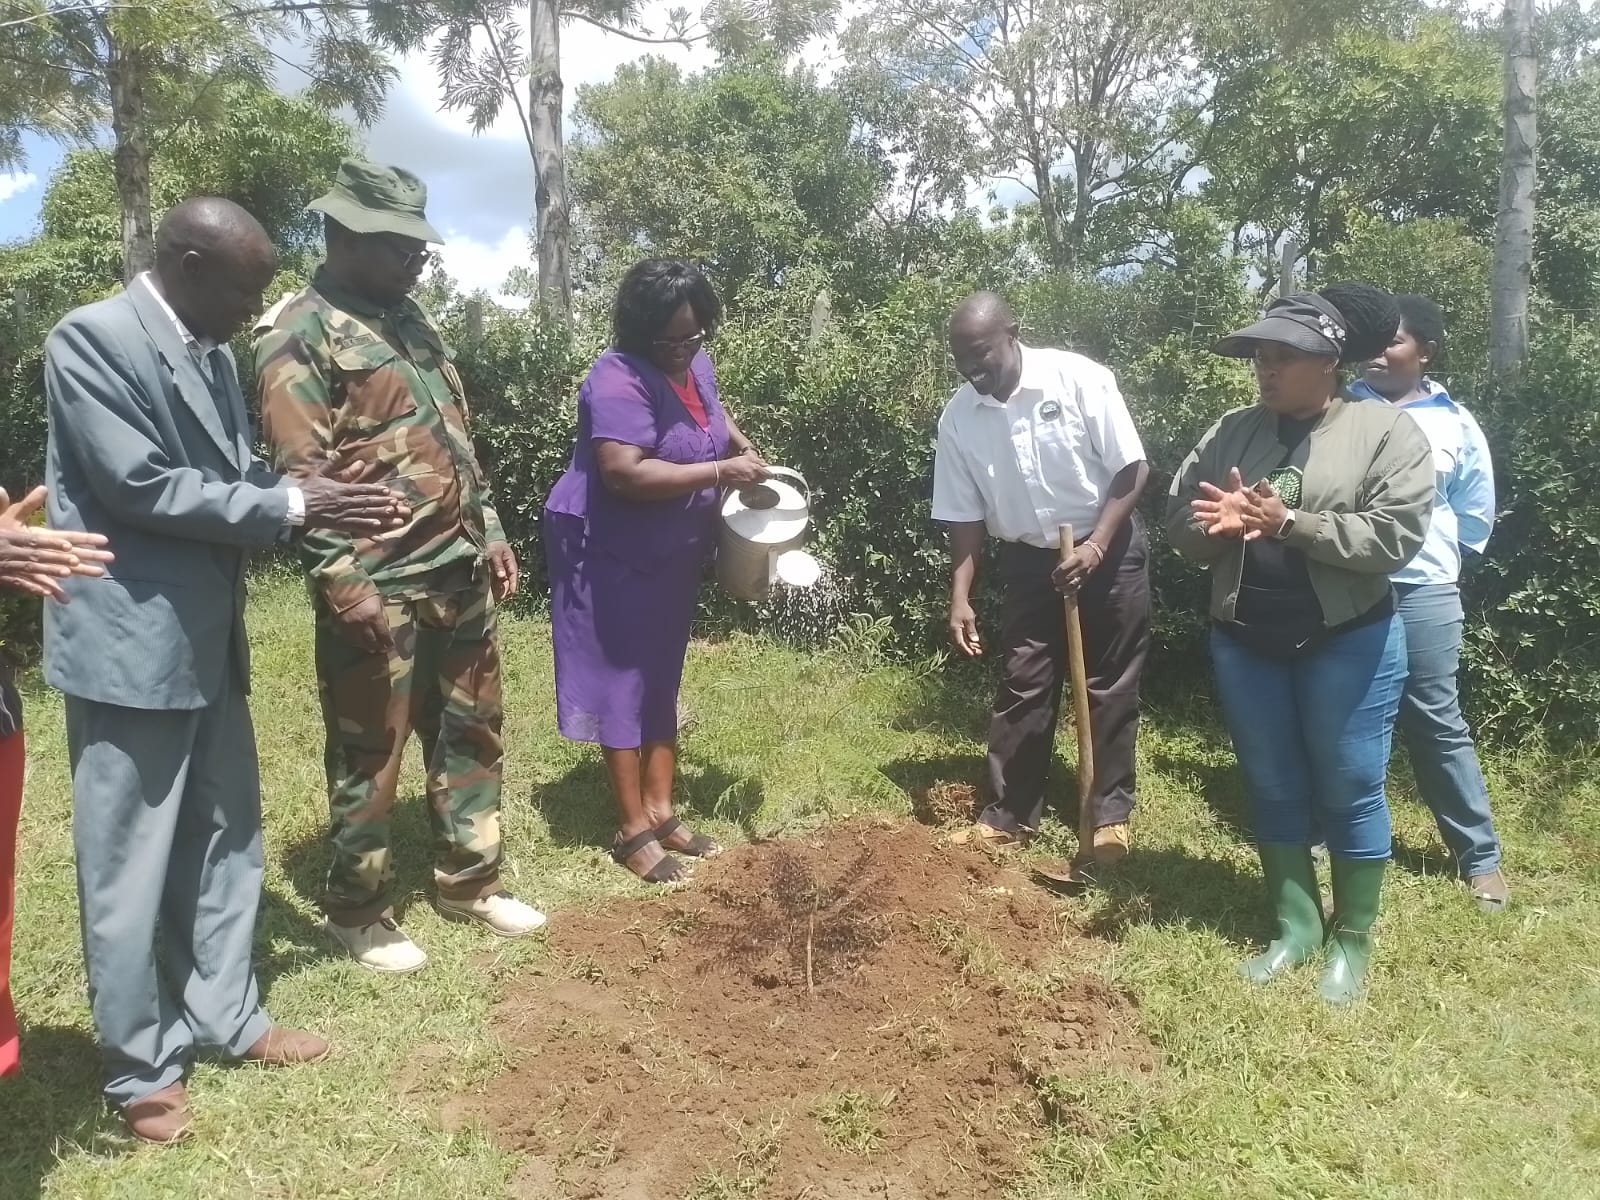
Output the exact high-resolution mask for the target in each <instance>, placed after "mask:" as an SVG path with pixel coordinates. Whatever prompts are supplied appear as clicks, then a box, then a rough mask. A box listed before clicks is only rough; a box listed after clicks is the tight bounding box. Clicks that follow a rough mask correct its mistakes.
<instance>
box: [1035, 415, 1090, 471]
mask: <svg viewBox="0 0 1600 1200" xmlns="http://www.w3.org/2000/svg"><path fill="white" fill-rule="evenodd" d="M1029 420H1030V421H1031V423H1032V427H1033V445H1034V452H1035V454H1036V455H1037V456H1038V463H1039V474H1040V477H1041V479H1042V480H1043V481H1045V482H1049V481H1051V480H1059V479H1061V478H1063V476H1064V477H1066V478H1076V477H1077V476H1079V475H1080V474H1082V468H1081V466H1080V461H1079V460H1080V459H1081V458H1083V457H1084V456H1085V453H1086V451H1088V449H1089V435H1088V430H1087V429H1086V428H1085V426H1084V420H1083V409H1082V408H1081V407H1080V406H1079V404H1078V401H1077V397H1075V396H1068V397H1062V396H1052V395H1046V396H1045V397H1043V398H1042V399H1039V400H1036V401H1034V404H1033V410H1032V412H1031V413H1030V414H1029Z"/></svg>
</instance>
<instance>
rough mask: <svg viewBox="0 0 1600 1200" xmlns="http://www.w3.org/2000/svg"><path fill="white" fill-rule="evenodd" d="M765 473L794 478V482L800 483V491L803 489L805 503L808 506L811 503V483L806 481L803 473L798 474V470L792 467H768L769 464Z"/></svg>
mask: <svg viewBox="0 0 1600 1200" xmlns="http://www.w3.org/2000/svg"><path fill="white" fill-rule="evenodd" d="M767 474H768V475H777V476H780V477H781V478H784V479H792V480H794V481H795V482H796V483H798V484H799V485H800V489H801V491H803V492H804V493H805V497H806V505H807V506H808V507H809V506H810V504H811V485H810V484H809V483H807V482H806V477H805V476H804V475H802V474H800V472H799V471H796V470H795V469H794V468H793V467H770V466H769V467H768V468H767Z"/></svg>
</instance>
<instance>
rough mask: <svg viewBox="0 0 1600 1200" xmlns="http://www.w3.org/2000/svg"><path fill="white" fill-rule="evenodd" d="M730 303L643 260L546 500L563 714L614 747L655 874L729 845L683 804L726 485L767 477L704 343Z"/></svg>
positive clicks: (610, 754)
mask: <svg viewBox="0 0 1600 1200" xmlns="http://www.w3.org/2000/svg"><path fill="white" fill-rule="evenodd" d="M721 317H722V302H721V301H720V300H719V299H718V298H717V294H716V292H715V291H714V290H713V289H712V287H711V284H710V283H709V282H708V281H707V279H706V278H705V276H704V275H702V274H701V273H700V272H699V271H698V270H696V269H695V268H694V267H693V266H691V265H690V264H688V263H684V262H677V261H673V260H669V259H647V260H645V261H644V262H641V263H639V264H637V265H636V266H635V267H634V268H633V269H632V270H630V271H629V272H628V274H627V276H626V277H625V278H624V279H623V281H622V286H621V288H620V289H619V290H618V292H617V301H616V308H615V310H614V311H613V314H612V349H610V350H607V351H606V352H605V353H604V354H602V355H601V356H600V358H599V360H598V361H596V363H595V364H594V366H593V367H592V368H590V371H589V377H588V378H587V379H586V380H584V383H583V388H582V390H581V391H580V392H579V393H578V440H577V444H576V445H575V446H574V447H573V451H572V462H571V464H570V465H569V466H568V467H567V470H566V472H565V473H564V474H563V475H562V476H561V478H560V480H559V481H557V483H556V486H555V489H554V490H553V491H552V492H551V493H550V499H549V500H548V501H547V502H546V503H545V521H544V528H545V547H546V554H547V557H548V561H549V569H550V592H551V623H552V625H553V627H554V641H555V658H556V716H557V719H558V721H559V723H560V727H561V733H562V736H563V737H567V738H570V739H571V740H573V741H577V742H596V743H598V744H599V745H600V747H601V748H602V750H603V752H604V754H605V761H606V772H607V775H608V776H609V777H610V780H611V792H612V795H613V797H614V798H615V800H616V804H617V822H618V830H617V836H616V841H615V843H614V844H613V846H612V849H611V856H612V857H613V858H614V859H616V861H617V862H619V863H621V864H622V865H624V866H626V867H627V868H628V869H629V870H631V871H632V872H633V873H634V874H636V875H638V876H639V877H640V878H642V879H645V880H647V881H648V882H650V883H676V882H679V881H681V880H682V879H683V878H684V877H685V875H686V871H685V868H684V865H683V863H682V862H681V861H680V860H679V859H677V858H675V857H674V856H673V854H672V853H669V851H673V852H676V853H677V854H683V855H689V856H692V857H708V856H710V855H712V854H715V853H717V852H718V851H719V850H720V849H721V847H720V846H718V845H717V844H716V843H715V842H713V841H712V840H711V839H710V838H707V837H705V836H703V835H700V834H695V833H691V832H690V831H689V830H688V829H687V828H686V827H685V826H684V824H683V822H681V821H680V820H678V818H677V817H676V816H674V815H673V811H672V784H673V778H674V774H675V770H676V766H677V734H678V719H677V705H678V684H679V682H680V681H681V679H682V678H683V656H684V651H685V650H687V649H688V645H689V627H690V623H691V622H692V620H693V618H694V606H695V593H696V592H697V591H698V589H699V584H700V579H701V577H702V576H703V574H704V572H705V566H706V563H707V561H708V560H709V559H710V558H711V555H712V553H713V551H714V549H715V547H716V521H717V498H718V496H719V495H720V489H721V488H724V487H743V486H748V485H750V484H752V483H758V482H760V481H761V480H762V479H765V478H766V476H767V470H766V463H765V462H763V461H762V459H761V456H760V455H758V454H757V453H756V452H755V449H754V448H753V447H752V446H751V445H750V441H749V439H748V438H746V437H745V436H744V435H743V434H742V433H740V432H739V428H738V426H737V425H735V424H734V422H733V418H732V417H730V416H728V414H727V412H726V411H725V410H724V409H723V407H722V405H721V404H720V403H719V402H718V400H717V382H716V376H715V375H714V374H713V373H712V370H711V360H710V359H709V358H707V357H706V356H705V354H704V353H703V352H702V350H701V347H702V346H703V345H704V344H705V342H706V341H707V339H709V338H710V337H711V335H712V334H713V333H714V332H716V327H717V323H718V321H720V320H721Z"/></svg>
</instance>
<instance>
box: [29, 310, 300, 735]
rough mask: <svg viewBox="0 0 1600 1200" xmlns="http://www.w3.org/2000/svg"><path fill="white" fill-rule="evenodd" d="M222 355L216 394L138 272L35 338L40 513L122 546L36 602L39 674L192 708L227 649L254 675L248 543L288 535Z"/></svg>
mask: <svg viewBox="0 0 1600 1200" xmlns="http://www.w3.org/2000/svg"><path fill="white" fill-rule="evenodd" d="M227 358H228V369H227V370H225V371H219V372H218V374H219V376H220V378H219V382H218V391H219V393H220V394H221V395H222V399H221V400H218V399H217V398H214V397H213V396H212V392H211V388H210V386H209V385H208V384H207V383H206V380H205V377H204V376H203V375H202V374H201V373H200V367H199V364H198V363H197V362H196V361H195V358H194V356H193V355H192V354H191V353H190V351H189V348H188V347H187V346H186V345H185V344H184V342H183V338H182V337H181V336H180V335H179V333H178V331H177V329H176V328H175V327H174V326H173V323H172V321H171V319H170V318H169V317H168V316H167V314H166V313H165V312H164V311H162V308H161V306H160V304H159V303H158V302H157V301H156V299H155V297H154V296H152V295H151V294H150V293H149V291H148V289H147V288H146V287H145V285H144V284H142V283H135V284H133V285H131V286H130V287H129V289H128V290H127V291H125V292H123V293H122V294H120V295H118V296H114V297H112V298H111V299H109V300H102V301H101V302H99V303H98V304H91V305H88V306H86V307H84V308H80V309H77V310H75V311H73V312H71V313H68V314H67V316H66V317H65V318H64V319H63V320H62V321H61V323H60V324H59V325H57V326H56V327H55V329H53V330H52V331H51V332H50V336H49V338H48V339H47V340H46V341H45V393H46V396H47V397H48V402H49V418H50V439H49V448H48V451H47V457H46V468H45V470H46V483H47V485H48V487H49V496H50V498H49V513H50V523H51V524H52V525H53V526H55V527H56V528H59V529H80V530H87V531H89V532H92V533H103V534H105V535H106V537H107V538H109V539H110V541H111V549H112V551H113V552H114V553H115V554H116V556H117V560H116V563H115V564H114V565H113V566H112V568H111V571H110V574H109V575H108V576H107V577H106V578H104V579H83V578H74V579H71V580H68V581H67V582H66V584H65V587H66V591H67V594H68V597H69V599H70V601H71V602H70V603H69V604H65V605H60V604H50V605H46V606H45V625H44V650H45V678H46V679H47V680H48V681H49V682H50V684H51V685H52V686H54V687H57V688H59V689H60V690H61V691H63V692H65V693H67V694H68V695H70V696H79V697H82V698H84V699H87V700H97V701H100V702H101V703H105V704H116V705H121V706H123V707H126V708H142V709H194V708H202V707H205V706H206V705H209V704H211V703H212V702H213V701H215V700H216V699H217V697H218V696H219V695H220V694H221V692H222V689H223V687H224V686H225V684H226V681H227V670H226V668H227V666H228V661H229V656H230V655H233V656H234V661H235V662H236V663H237V665H238V667H239V670H240V676H241V678H242V679H244V680H246V681H248V679H249V677H250V658H249V655H250V650H249V643H248V641H247V639H246V637H245V630H244V602H245V578H244V571H245V560H246V555H247V550H248V548H249V547H251V546H262V545H269V544H271V543H272V542H274V541H275V540H277V539H278V538H279V537H280V536H282V535H283V534H284V531H285V529H286V525H285V519H286V516H287V513H288V506H289V500H288V493H287V492H286V491H285V487H286V485H287V483H286V481H285V480H284V479H283V478H282V477H280V476H278V475H276V474H274V473H273V472H272V471H270V470H269V469H268V468H267V466H266V464H265V463H263V462H261V461H260V460H259V459H257V458H256V457H255V455H254V453H253V452H252V449H251V445H252V442H251V434H250V424H249V417H248V415H247V413H246V411H245V406H244V398H243V396H242V395H241V394H240V391H239V382H238V378H237V375H236V372H235V371H234V369H233V358H232V355H231V354H230V355H228V356H227ZM221 405H226V406H227V407H228V408H229V409H230V410H231V411H230V413H229V419H228V420H227V421H225V419H224V416H223V412H222V409H221V407H220V406H221ZM230 427H231V429H232V430H234V431H236V432H235V433H234V434H233V435H232V436H230V435H229V433H228V432H227V431H228V430H229V428H230Z"/></svg>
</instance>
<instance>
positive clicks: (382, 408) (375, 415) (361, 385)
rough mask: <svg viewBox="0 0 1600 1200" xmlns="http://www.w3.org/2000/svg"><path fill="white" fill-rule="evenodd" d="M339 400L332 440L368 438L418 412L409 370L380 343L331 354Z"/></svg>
mask: <svg viewBox="0 0 1600 1200" xmlns="http://www.w3.org/2000/svg"><path fill="white" fill-rule="evenodd" d="M333 366H334V371H335V374H336V379H337V390H336V395H338V396H339V398H340V403H339V407H338V409H337V411H336V412H335V413H334V429H333V432H334V440H335V441H337V440H338V439H339V437H340V436H341V435H344V434H349V435H354V436H356V437H363V438H364V437H370V436H371V435H373V434H375V433H378V432H379V431H381V430H383V429H385V428H387V427H388V426H390V425H393V424H394V423H395V422H397V421H403V420H406V419H407V418H409V417H412V416H414V415H415V413H416V411H417V397H416V394H415V391H414V390H413V388H412V386H411V379H410V373H411V372H410V368H409V367H408V366H407V365H406V364H405V363H404V362H403V361H402V360H401V358H400V355H399V354H398V353H396V352H395V349H394V347H392V346H390V345H389V344H388V343H387V342H383V341H370V342H359V343H356V344H354V345H347V346H342V347H340V348H339V349H338V350H336V351H335V352H334V355H333Z"/></svg>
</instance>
